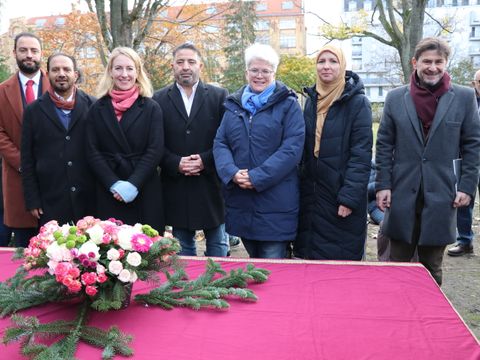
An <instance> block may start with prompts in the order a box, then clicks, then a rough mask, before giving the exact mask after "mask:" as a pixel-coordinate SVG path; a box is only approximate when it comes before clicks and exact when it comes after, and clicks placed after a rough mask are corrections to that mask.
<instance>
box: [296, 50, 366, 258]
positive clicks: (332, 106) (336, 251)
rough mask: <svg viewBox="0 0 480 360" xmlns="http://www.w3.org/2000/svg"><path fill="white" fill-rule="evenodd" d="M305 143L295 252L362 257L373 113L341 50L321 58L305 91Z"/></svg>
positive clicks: (304, 255)
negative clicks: (347, 68)
mask: <svg viewBox="0 0 480 360" xmlns="http://www.w3.org/2000/svg"><path fill="white" fill-rule="evenodd" d="M306 92H307V94H308V99H307V103H306V105H305V110H304V118H305V131H306V139H305V147H304V153H303V159H302V164H301V180H300V216H299V229H298V234H297V239H296V241H295V243H294V255H295V256H296V257H300V258H304V259H331V260H361V259H362V256H363V253H364V246H365V238H366V231H367V184H368V179H369V175H370V161H371V157H372V114H371V109H370V103H369V101H368V99H367V98H366V97H365V95H364V88H363V84H362V82H361V81H360V79H359V77H358V75H356V74H355V73H353V72H350V71H346V62H345V57H344V55H343V52H342V50H341V49H339V48H336V47H334V46H332V45H326V46H325V47H323V48H322V49H321V50H320V53H319V55H318V57H317V83H316V85H315V86H314V87H312V88H308V89H306Z"/></svg>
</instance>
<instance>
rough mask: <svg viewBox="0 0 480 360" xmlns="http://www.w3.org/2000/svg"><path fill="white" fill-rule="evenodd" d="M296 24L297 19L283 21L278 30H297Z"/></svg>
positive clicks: (280, 22) (279, 23)
mask: <svg viewBox="0 0 480 360" xmlns="http://www.w3.org/2000/svg"><path fill="white" fill-rule="evenodd" d="M295 27H296V24H295V19H281V20H280V21H279V22H278V28H279V29H280V30H284V29H295Z"/></svg>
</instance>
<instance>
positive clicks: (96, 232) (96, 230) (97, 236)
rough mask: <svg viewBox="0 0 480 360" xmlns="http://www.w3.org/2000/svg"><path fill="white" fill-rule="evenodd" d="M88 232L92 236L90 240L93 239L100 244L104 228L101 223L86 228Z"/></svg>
mask: <svg viewBox="0 0 480 360" xmlns="http://www.w3.org/2000/svg"><path fill="white" fill-rule="evenodd" d="M86 233H87V234H88V235H89V236H90V240H92V241H93V242H94V243H95V244H97V245H99V244H101V243H102V239H103V228H102V227H101V226H100V224H95V225H93V226H92V227H91V228H89V229H87V230H86Z"/></svg>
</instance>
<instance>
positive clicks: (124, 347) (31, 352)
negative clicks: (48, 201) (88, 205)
mask: <svg viewBox="0 0 480 360" xmlns="http://www.w3.org/2000/svg"><path fill="white" fill-rule="evenodd" d="M166 235H167V236H163V237H162V236H160V235H159V233H158V232H157V231H156V230H155V229H152V228H151V227H150V226H149V225H141V224H136V225H135V226H130V225H124V224H122V223H120V222H118V221H116V220H114V219H110V220H107V221H101V220H98V219H95V218H93V217H86V218H84V219H82V220H80V221H79V222H78V223H77V224H76V226H70V225H61V226H60V225H58V224H57V223H56V222H55V221H51V222H49V223H47V224H45V225H44V226H43V227H42V228H41V230H40V233H39V234H38V235H37V236H36V237H34V238H32V239H31V241H30V245H29V247H28V248H26V249H25V250H23V249H19V250H18V251H17V253H16V254H15V257H14V258H16V259H23V260H24V262H23V265H22V266H21V267H20V268H19V269H18V270H17V272H16V274H15V275H14V276H13V277H12V278H10V279H8V280H6V281H5V282H0V316H1V317H5V316H7V315H11V320H12V322H13V324H14V325H13V326H12V327H10V328H8V329H7V330H6V332H5V334H4V337H3V342H4V343H5V344H8V343H11V342H16V341H19V342H20V343H21V351H22V354H23V355H24V356H27V357H29V358H31V359H35V360H42V359H45V360H56V359H62V360H63V359H74V355H75V351H76V349H77V346H78V343H79V342H80V341H83V342H86V343H89V344H91V345H93V346H96V347H99V348H102V349H103V353H102V359H112V358H113V357H114V356H115V355H116V354H120V355H123V356H131V355H132V354H133V350H132V349H131V348H130V347H129V343H130V341H131V339H132V338H131V336H128V335H126V334H123V333H122V332H121V331H120V330H119V329H118V328H117V327H115V326H113V327H111V328H110V329H108V330H102V329H99V328H96V327H92V326H88V325H87V322H88V317H89V314H91V310H92V309H93V310H97V311H108V310H118V309H121V308H125V307H126V306H128V304H129V301H130V292H131V289H132V285H133V283H134V282H136V281H137V280H138V279H140V280H143V281H149V282H153V283H155V284H159V285H158V287H157V288H154V289H153V290H151V291H150V292H149V293H148V294H139V295H136V296H135V300H136V301H137V302H140V303H143V304H145V305H157V306H159V307H162V308H164V309H172V308H173V307H175V306H183V307H190V308H192V309H196V310H198V309H200V308H202V307H210V308H217V309H223V308H228V307H229V304H228V302H227V301H226V298H227V297H232V296H233V297H238V298H240V299H244V300H248V301H256V300H257V297H256V296H255V294H254V293H253V292H252V291H251V290H249V289H247V288H246V287H247V286H248V283H249V282H258V283H261V282H264V281H266V280H267V279H268V275H269V272H268V271H267V270H264V269H259V268H256V267H255V266H253V265H252V264H248V265H247V266H246V268H245V269H235V270H231V271H230V272H229V273H226V272H225V271H224V270H223V269H222V268H221V267H220V265H219V264H218V263H215V262H214V261H213V260H211V259H208V261H207V263H206V270H205V272H204V273H203V274H201V275H200V276H199V277H198V278H197V279H195V280H189V279H188V276H187V274H186V272H185V270H184V267H183V266H182V262H181V261H178V258H177V256H176V253H177V252H178V251H179V250H180V245H179V243H178V240H177V239H174V238H173V237H171V235H168V234H166ZM31 272H34V273H33V274H31ZM159 272H160V273H161V272H163V273H164V274H165V277H166V281H165V282H163V283H161V281H160V277H159V275H158V274H159ZM70 300H74V301H77V302H78V304H79V310H78V314H77V317H76V319H74V320H73V321H63V320H59V321H54V322H51V323H46V324H41V323H40V322H39V320H38V319H37V318H36V317H23V316H21V315H18V314H16V312H18V311H20V310H22V309H27V308H30V307H33V306H37V305H41V304H45V303H48V302H64V301H70ZM43 338H50V339H51V338H54V339H55V341H54V343H53V344H52V345H50V346H46V345H44V344H42V343H41V342H37V340H38V339H43Z"/></svg>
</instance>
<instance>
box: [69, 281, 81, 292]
mask: <svg viewBox="0 0 480 360" xmlns="http://www.w3.org/2000/svg"><path fill="white" fill-rule="evenodd" d="M68 290H69V291H71V292H74V293H77V292H79V291H80V290H82V284H81V282H80V281H78V280H75V281H72V283H71V284H70V286H69V287H68Z"/></svg>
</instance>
